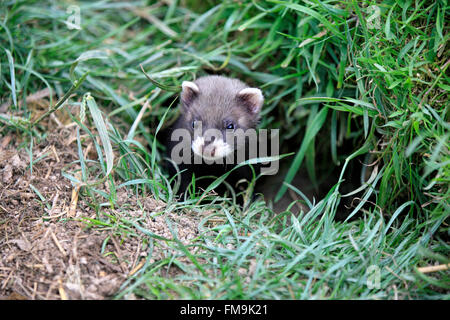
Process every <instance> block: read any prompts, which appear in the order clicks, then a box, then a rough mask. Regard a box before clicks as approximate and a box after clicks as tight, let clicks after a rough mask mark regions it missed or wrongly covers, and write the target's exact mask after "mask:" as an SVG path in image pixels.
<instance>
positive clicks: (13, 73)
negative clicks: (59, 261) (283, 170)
mask: <svg viewBox="0 0 450 320" xmlns="http://www.w3.org/2000/svg"><path fill="white" fill-rule="evenodd" d="M72 4H73V3H72V2H64V1H63V2H58V3H54V2H52V1H12V0H11V1H4V2H2V5H1V7H0V59H1V64H0V77H1V78H0V106H1V107H0V110H1V111H0V135H6V134H9V133H10V132H12V131H15V132H16V133H17V132H18V133H19V134H23V135H24V136H26V137H28V138H27V139H28V141H29V146H30V148H32V146H33V145H34V140H35V139H42V138H45V135H46V133H48V132H49V131H50V130H52V129H51V128H45V127H44V126H42V125H41V124H40V119H42V117H46V116H48V115H49V114H50V113H51V112H53V111H55V110H56V109H58V108H66V109H67V110H69V111H70V115H71V119H72V121H73V122H75V123H76V124H77V126H78V136H77V143H78V153H79V156H80V159H79V164H80V171H81V175H79V176H78V175H77V174H76V172H65V173H64V176H65V177H66V178H68V179H70V180H71V181H72V182H73V183H82V185H83V190H84V192H83V194H84V197H86V198H87V199H90V201H91V202H92V207H93V208H95V209H96V210H97V215H98V217H97V219H94V220H87V221H89V222H88V223H90V226H91V227H98V228H102V227H104V226H107V227H108V228H112V229H114V230H115V231H116V232H118V233H121V234H123V236H124V238H126V237H128V236H134V237H140V238H141V239H142V241H143V243H144V242H145V243H151V245H150V246H149V248H150V249H149V255H148V258H147V260H146V262H145V264H144V266H143V267H142V268H141V269H140V270H139V271H138V272H136V273H135V274H134V275H133V276H132V277H130V278H129V279H128V281H126V282H125V283H124V284H123V286H122V288H121V290H120V292H119V293H118V294H117V297H116V298H123V297H124V296H126V295H127V294H130V293H134V294H137V295H139V296H142V297H145V298H149V299H155V298H156V299H173V298H187V299H204V298H214V299H396V298H400V299H415V298H426V299H448V298H449V296H448V283H449V273H448V271H440V272H436V273H433V274H427V275H425V274H422V273H421V272H420V271H418V269H417V268H418V267H421V266H425V265H431V264H434V263H436V262H439V263H443V264H446V263H448V262H449V261H448V253H449V245H448V234H449V228H448V221H449V220H448V218H449V213H450V205H449V177H450V175H449V174H450V166H449V164H450V154H449V136H450V131H449V129H450V125H449V118H448V117H449V114H450V113H449V103H448V98H449V97H448V91H449V88H450V83H449V76H448V66H449V64H450V57H449V49H448V45H447V43H448V38H449V29H448V23H447V20H448V15H449V6H448V3H447V1H421V2H412V1H406V2H400V1H398V2H397V1H392V0H384V1H378V2H374V1H343V2H342V1H332V0H327V1H308V2H295V1H294V2H290V1H276V0H269V1H250V0H243V1H239V2H236V1H220V2H210V1H208V2H205V1H171V2H160V1H150V3H149V2H147V1H134V2H127V1H125V2H115V1H94V2H87V1H86V2H84V1H80V2H77V3H76V5H77V6H78V8H79V12H80V23H81V24H80V26H79V29H71V28H70V27H69V26H70V24H69V25H68V24H67V23H66V22H69V21H70V22H72V23H73V21H76V20H73V16H72V15H73V14H74V13H73V12H70V11H68V10H67V9H68V7H69V5H72ZM141 68H142V69H141ZM143 71H145V72H143ZM208 73H221V74H225V75H229V76H234V77H238V78H240V79H243V80H245V81H246V82H248V83H249V84H251V85H254V86H258V87H261V88H262V89H263V91H264V94H265V96H266V105H265V107H264V110H263V117H262V122H261V127H263V128H278V129H280V143H281V145H282V146H283V148H282V152H283V153H287V152H292V151H294V152H295V155H294V156H292V157H287V158H285V159H282V160H281V162H282V164H283V163H284V164H285V165H287V166H289V170H288V171H287V175H286V177H285V178H284V183H283V184H281V185H280V186H279V188H280V191H279V193H278V198H280V197H281V196H282V195H283V194H284V193H285V192H286V191H287V190H288V189H289V188H290V189H292V190H293V191H295V192H297V193H298V194H299V195H302V190H301V188H296V187H293V186H291V185H290V182H292V180H293V179H294V177H295V176H296V175H297V174H298V172H299V169H300V168H301V167H302V166H304V167H305V168H306V170H307V172H308V174H309V176H310V178H311V180H312V182H313V184H314V185H316V186H317V185H319V183H320V182H321V181H324V180H327V179H331V177H332V172H333V171H336V172H339V179H338V180H337V181H333V182H332V183H331V187H330V188H329V190H327V192H325V196H324V197H323V198H322V199H318V200H317V201H316V200H315V201H311V202H309V200H308V201H305V202H306V203H307V205H308V207H309V211H308V212H303V211H302V212H301V213H300V214H299V215H298V216H295V215H293V214H292V213H291V212H290V211H289V210H286V211H285V212H283V213H281V214H278V215H275V214H274V212H273V211H272V209H271V207H270V205H269V204H267V203H266V202H264V201H263V200H261V199H259V200H257V201H254V202H252V203H249V204H248V206H246V207H245V208H240V207H238V206H236V205H235V203H234V202H233V200H232V199H231V200H230V199H224V198H222V197H218V196H215V195H211V194H206V192H205V193H204V194H197V195H191V197H187V198H186V199H181V200H179V201H176V199H175V196H174V190H173V189H172V187H173V186H174V184H173V183H171V182H172V181H171V179H173V178H172V177H168V176H166V174H165V172H164V170H163V165H162V164H163V163H164V159H163V158H164V156H163V149H164V146H163V144H162V141H160V140H159V138H160V135H159V132H160V130H161V129H163V128H165V127H166V126H168V124H170V123H172V122H173V121H174V120H175V118H176V117H177V115H178V114H177V109H176V108H175V103H176V100H175V96H174V94H173V92H175V91H176V90H177V88H179V86H180V84H181V82H182V81H183V80H192V79H194V78H196V77H199V76H201V75H204V74H208ZM149 79H151V80H150V81H149ZM46 88H47V89H48V90H49V91H50V92H51V94H50V98H49V108H48V112H47V113H45V112H44V113H42V112H41V111H40V110H36V107H35V106H34V105H33V104H32V103H29V102H27V97H28V96H30V95H31V94H33V93H35V92H37V91H39V90H42V89H46ZM172 91H173V92H172ZM88 92H89V93H90V95H87V93H88ZM85 94H86V96H85ZM83 97H85V98H83ZM54 101H58V102H56V103H54ZM68 106H72V107H74V108H68ZM86 107H87V108H86ZM40 116H41V117H40ZM36 119H37V120H36ZM94 129H95V130H94ZM82 132H84V134H85V135H87V137H88V138H83V139H90V140H91V141H92V143H93V145H94V148H95V149H96V151H97V154H98V155H99V157H98V161H94V160H89V161H86V160H85V158H84V152H85V151H86V150H83V148H82V143H81V139H82V137H81V133H82ZM97 132H98V133H99V135H100V137H101V139H100V140H97ZM361 158H364V159H363V162H364V165H362V166H361V170H360V172H358V173H357V174H359V175H360V177H361V178H360V186H357V187H355V188H354V189H353V191H350V192H348V191H345V192H344V191H341V190H345V188H344V187H345V186H346V184H347V183H348V181H347V180H348V176H349V175H350V174H355V173H354V172H350V167H351V166H352V165H355V164H356V165H357V164H358V163H359V162H360V161H361ZM32 163H33V159H30V170H31V169H32ZM79 177H81V178H79ZM80 179H81V181H80ZM220 181H221V180H220V178H219V180H217V181H216V183H219V182H220ZM100 183H106V184H107V185H108V190H109V192H105V191H102V190H100V189H99V188H97V186H98V185H99V184H100ZM194 183H195V179H194ZM120 188H129V189H130V190H132V191H133V192H135V193H136V194H138V195H144V196H148V195H151V196H153V197H155V198H157V199H161V200H163V201H164V202H166V204H167V206H166V207H165V209H163V210H162V211H161V212H159V213H158V214H160V215H165V216H166V215H167V213H169V212H176V213H179V214H184V213H185V212H187V211H194V212H199V213H204V212H209V214H207V215H206V216H205V217H204V218H203V219H202V221H201V222H200V224H199V226H198V228H199V232H200V235H199V236H198V238H196V239H194V240H193V241H192V242H191V243H189V244H187V245H186V244H183V243H182V242H181V241H180V240H179V239H178V238H177V226H176V225H174V223H173V222H171V221H169V220H168V225H170V226H171V232H172V235H173V239H166V238H161V237H159V236H157V235H155V234H154V233H152V232H151V231H150V230H146V229H145V228H144V227H143V226H142V225H141V224H140V223H139V221H130V220H127V219H125V218H124V217H114V216H110V215H109V216H108V215H107V214H105V212H104V211H103V210H102V208H103V207H105V206H107V205H115V206H117V199H116V191H117V190H118V189H120ZM33 191H34V192H36V193H37V194H38V195H39V191H38V190H33ZM348 197H351V198H353V200H354V207H353V208H352V211H351V213H350V216H349V218H350V217H355V218H358V219H354V220H351V221H345V222H337V221H335V219H334V217H335V215H336V213H337V210H338V205H339V204H340V203H341V202H342V200H343V199H344V198H348ZM206 199H208V200H210V203H206V202H202V201H201V200H206ZM43 203H45V201H44V200H43ZM294 205H295V203H292V204H291V207H292V206H294ZM211 221H214V222H211ZM217 221H219V222H217ZM125 241H126V240H125ZM163 242H164V243H165V244H168V245H169V246H170V247H171V248H172V249H173V250H172V251H170V252H167V256H166V258H165V259H162V260H157V261H152V260H151V248H152V246H159V245H160V244H161V243H163ZM194 249H195V250H194ZM175 266H176V268H178V269H181V270H182V271H183V273H180V274H179V275H176V276H173V277H169V276H167V273H168V269H169V270H170V268H174V267H175Z"/></svg>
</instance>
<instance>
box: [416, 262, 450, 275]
mask: <svg viewBox="0 0 450 320" xmlns="http://www.w3.org/2000/svg"><path fill="white" fill-rule="evenodd" d="M448 268H450V263H448V264H440V265H437V266H427V267H421V268H417V270H418V271H419V272H422V273H430V272H436V271H442V270H447V269H448Z"/></svg>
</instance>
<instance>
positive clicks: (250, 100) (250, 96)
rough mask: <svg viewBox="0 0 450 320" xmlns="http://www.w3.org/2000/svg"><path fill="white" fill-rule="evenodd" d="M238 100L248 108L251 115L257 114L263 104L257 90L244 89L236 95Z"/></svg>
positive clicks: (261, 95)
mask: <svg viewBox="0 0 450 320" xmlns="http://www.w3.org/2000/svg"><path fill="white" fill-rule="evenodd" d="M237 96H238V98H239V100H240V101H241V102H242V103H243V104H244V105H245V106H246V107H247V108H248V111H249V112H250V113H252V114H257V113H259V112H260V111H261V107H262V105H263V102H264V97H263V94H262V92H261V90H259V89H258V88H245V89H242V90H241V91H239V93H238V95H237Z"/></svg>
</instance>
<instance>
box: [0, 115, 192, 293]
mask: <svg viewBox="0 0 450 320" xmlns="http://www.w3.org/2000/svg"><path fill="white" fill-rule="evenodd" d="M49 122H50V120H49ZM52 125H53V124H52ZM57 127H58V128H57V130H54V132H55V133H50V134H49V135H48V137H46V139H44V140H43V141H42V142H40V143H38V144H37V145H34V146H33V148H32V155H33V157H32V159H33V166H32V170H31V169H30V166H29V164H30V155H29V153H28V151H27V149H29V145H25V146H24V145H22V142H23V141H22V139H21V138H20V137H19V136H16V135H7V136H3V137H2V136H0V299H105V298H110V297H113V295H114V294H116V293H117V292H118V290H119V288H120V286H121V284H122V283H123V282H124V281H125V280H127V279H129V278H130V277H131V276H133V275H134V274H136V273H138V272H140V271H144V270H143V268H142V267H143V266H144V263H145V262H147V263H152V262H154V261H157V260H160V259H163V258H164V257H165V256H167V255H168V254H170V247H169V246H168V245H167V243H166V242H165V241H163V240H154V241H155V243H156V244H155V245H154V246H153V250H152V251H149V249H148V247H147V243H148V241H143V239H144V238H145V237H146V236H145V235H143V234H142V233H140V231H139V230H137V229H136V228H134V229H133V228H129V229H131V231H130V230H127V231H126V232H125V231H124V232H121V231H120V230H118V228H117V227H113V226H109V227H108V226H104V227H98V226H96V227H95V228H92V227H90V226H89V220H88V218H89V219H97V221H98V219H100V218H101V217H99V213H96V211H95V210H94V209H93V206H90V205H89V204H90V203H89V197H83V196H82V195H80V196H79V194H81V193H82V192H83V188H81V189H80V188H77V187H74V186H73V185H72V183H71V182H70V181H69V180H68V179H67V178H65V177H63V176H62V172H66V173H69V174H72V175H73V173H74V172H76V171H77V170H79V168H78V165H77V164H76V162H75V163H74V161H77V160H78V151H77V142H76V129H75V126H74V125H67V126H66V125H63V124H61V122H59V123H58V122H57ZM86 144H87V143H86ZM83 147H86V149H88V150H89V146H83ZM92 149H94V148H92ZM92 149H91V150H92ZM90 153H94V155H92V156H91V155H90ZM85 154H87V155H88V156H89V157H90V158H91V159H96V158H97V155H96V154H95V151H87V152H85ZM98 188H100V189H103V191H105V192H107V188H106V187H103V188H102V187H101V186H100V187H98ZM78 196H79V197H78ZM125 207H126V210H122V208H125ZM164 209H165V203H163V202H161V201H157V200H155V199H154V198H152V197H146V198H144V197H142V198H137V197H136V195H133V194H128V193H127V190H125V188H123V189H120V190H118V193H117V206H115V207H114V208H112V207H109V208H108V207H107V208H105V209H104V212H105V213H107V214H109V215H112V216H115V217H125V218H126V219H128V220H129V221H132V222H133V223H136V224H139V225H140V226H142V228H145V229H146V230H148V231H151V232H153V233H155V234H156V235H159V236H162V237H165V238H173V236H172V233H171V232H170V230H169V228H168V226H167V224H166V220H165V219H169V220H172V221H173V225H174V226H175V227H176V229H177V230H178V238H179V239H180V240H181V242H183V243H187V242H188V241H189V240H190V239H193V238H195V237H197V236H198V227H197V226H198V221H199V219H200V217H198V216H196V215H192V214H189V213H186V214H184V215H178V214H175V213H170V212H169V213H167V212H166V213H165V214H164V215H158V216H156V217H152V215H153V214H155V213H161V212H162V211H163V210H164ZM148 252H152V256H151V257H149V256H148ZM171 268H172V270H171V271H172V272H173V270H174V268H175V269H176V267H174V266H172V267H171ZM176 272H181V271H180V270H176ZM126 298H129V299H133V298H136V297H134V296H127V297H126Z"/></svg>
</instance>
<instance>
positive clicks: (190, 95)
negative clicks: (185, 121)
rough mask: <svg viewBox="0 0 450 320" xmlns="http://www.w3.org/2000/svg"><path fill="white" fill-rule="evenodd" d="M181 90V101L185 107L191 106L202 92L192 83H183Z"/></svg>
mask: <svg viewBox="0 0 450 320" xmlns="http://www.w3.org/2000/svg"><path fill="white" fill-rule="evenodd" d="M181 88H182V90H181V101H182V102H183V104H184V105H185V106H187V105H189V104H190V103H191V102H192V100H193V99H194V98H195V96H196V95H197V94H198V93H199V92H200V90H199V89H198V87H197V85H196V84H195V83H193V82H191V81H183V83H182V84H181Z"/></svg>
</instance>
